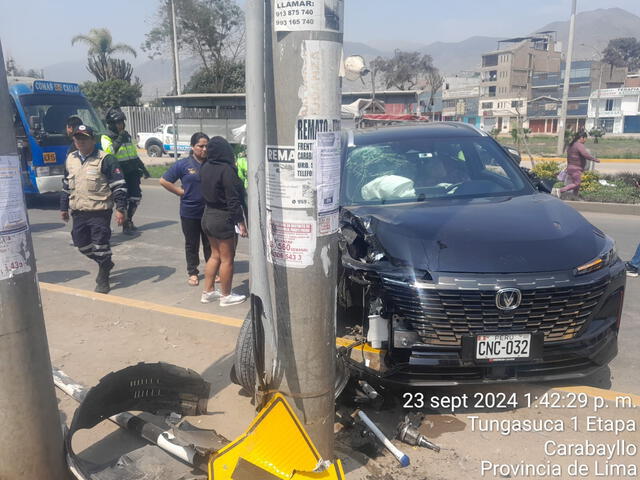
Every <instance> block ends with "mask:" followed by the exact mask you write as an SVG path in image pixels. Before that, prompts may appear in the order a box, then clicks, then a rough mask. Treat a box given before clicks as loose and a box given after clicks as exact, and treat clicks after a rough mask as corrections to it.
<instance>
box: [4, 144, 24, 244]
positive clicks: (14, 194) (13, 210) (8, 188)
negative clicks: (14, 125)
mask: <svg viewBox="0 0 640 480" xmlns="http://www.w3.org/2000/svg"><path fill="white" fill-rule="evenodd" d="M27 226H28V223H27V209H26V207H25V205H24V195H23V193H22V179H21V175H20V159H19V158H18V157H17V156H16V155H9V156H0V235H8V234H12V233H16V232H22V231H24V230H26V229H27Z"/></svg>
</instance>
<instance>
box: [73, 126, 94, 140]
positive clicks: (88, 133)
mask: <svg viewBox="0 0 640 480" xmlns="http://www.w3.org/2000/svg"><path fill="white" fill-rule="evenodd" d="M73 136H74V137H79V136H85V137H89V138H93V137H94V134H93V128H91V127H89V126H88V125H78V127H77V128H76V129H75V130H74V131H73Z"/></svg>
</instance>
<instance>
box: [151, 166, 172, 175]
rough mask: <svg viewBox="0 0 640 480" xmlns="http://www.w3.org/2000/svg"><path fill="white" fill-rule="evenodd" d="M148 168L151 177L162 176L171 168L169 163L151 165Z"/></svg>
mask: <svg viewBox="0 0 640 480" xmlns="http://www.w3.org/2000/svg"><path fill="white" fill-rule="evenodd" d="M147 170H149V173H150V174H151V178H160V177H161V176H162V175H164V172H166V171H167V170H169V165H149V166H148V167H147Z"/></svg>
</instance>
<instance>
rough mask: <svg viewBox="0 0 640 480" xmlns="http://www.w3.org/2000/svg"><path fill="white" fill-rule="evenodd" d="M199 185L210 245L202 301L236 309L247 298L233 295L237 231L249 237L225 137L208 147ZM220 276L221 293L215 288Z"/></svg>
mask: <svg viewBox="0 0 640 480" xmlns="http://www.w3.org/2000/svg"><path fill="white" fill-rule="evenodd" d="M200 184H201V187H202V196H203V197H204V200H205V204H206V206H205V210H204V215H203V216H202V229H203V230H204V232H205V233H206V234H207V237H208V238H209V243H210V244H211V256H210V257H209V260H208V261H207V265H206V267H205V271H204V292H203V293H202V297H201V299H200V301H201V302H202V303H211V302H213V301H214V300H216V299H218V298H219V299H220V306H222V307H227V306H229V305H236V304H238V303H242V302H244V301H245V300H246V297H245V296H244V295H237V294H235V293H233V292H232V291H231V281H232V279H233V260H234V257H235V254H236V238H237V237H236V231H237V232H238V233H239V234H240V235H241V236H243V237H246V236H247V227H246V225H245V223H244V214H243V210H242V206H243V194H244V187H243V185H242V180H240V178H239V177H238V172H237V170H236V167H235V156H234V155H233V148H231V145H229V142H227V141H226V140H225V139H224V138H222V137H213V138H212V139H211V140H209V143H208V144H207V162H206V163H205V164H204V165H202V168H201V169H200ZM217 274H218V275H220V290H217V289H216V288H215V277H216V275H217Z"/></svg>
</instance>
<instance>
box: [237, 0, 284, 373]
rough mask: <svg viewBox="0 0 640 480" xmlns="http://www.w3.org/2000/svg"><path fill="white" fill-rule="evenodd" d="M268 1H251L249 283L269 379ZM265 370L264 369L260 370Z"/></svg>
mask: <svg viewBox="0 0 640 480" xmlns="http://www.w3.org/2000/svg"><path fill="white" fill-rule="evenodd" d="M264 13H265V1H264V0H248V1H247V17H246V21H247V29H246V30H247V51H246V62H245V65H246V75H245V78H246V85H245V90H246V94H247V132H246V138H247V140H246V141H247V163H248V165H247V166H248V177H249V178H248V180H249V185H248V189H247V190H248V195H249V202H248V209H249V212H248V217H249V218H248V221H249V252H250V262H249V265H250V268H249V287H250V291H251V294H252V295H254V296H255V297H257V298H258V299H259V300H260V303H261V304H262V313H263V318H264V322H263V323H264V324H263V325H262V327H263V331H264V332H265V335H264V337H265V342H266V343H267V345H268V346H267V347H266V348H265V370H266V371H265V372H264V373H265V377H266V378H265V379H264V380H265V382H266V383H267V384H269V383H271V379H272V378H273V376H274V366H275V360H276V359H275V352H276V349H277V346H276V330H275V328H274V327H273V319H274V317H273V311H272V308H271V292H270V289H269V276H268V275H269V274H268V270H267V231H266V223H265V221H264V219H265V218H266V210H265V202H264V200H265V198H266V197H265V195H266V193H265V178H266V176H265V148H266V147H265V95H264V92H265V90H264V83H265V82H264V68H265V63H264V49H265V36H264V33H265V15H264ZM260 373H261V374H262V373H263V372H260Z"/></svg>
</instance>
